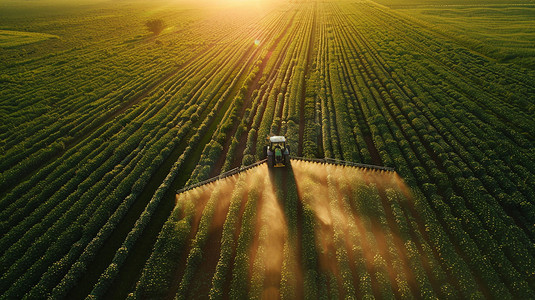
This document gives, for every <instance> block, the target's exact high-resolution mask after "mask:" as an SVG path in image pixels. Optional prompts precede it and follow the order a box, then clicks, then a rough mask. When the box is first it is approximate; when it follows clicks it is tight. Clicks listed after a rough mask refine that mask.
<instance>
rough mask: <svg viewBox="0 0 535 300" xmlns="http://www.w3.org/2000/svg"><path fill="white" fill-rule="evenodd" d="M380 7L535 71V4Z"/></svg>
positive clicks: (449, 2)
mask: <svg viewBox="0 0 535 300" xmlns="http://www.w3.org/2000/svg"><path fill="white" fill-rule="evenodd" d="M376 2H378V3H380V4H383V5H386V6H388V7H391V8H393V9H395V10H396V11H397V12H400V13H403V14H406V15H409V16H412V17H415V18H416V19H418V20H421V21H423V22H425V25H427V26H428V27H429V28H430V29H432V30H435V31H437V32H440V33H442V34H444V35H446V36H448V37H449V38H452V39H454V40H456V41H457V42H459V43H460V44H462V45H464V46H466V47H468V48H470V49H472V50H474V51H477V52H480V53H482V54H484V55H487V56H490V57H492V58H494V59H498V60H500V61H504V62H514V63H518V64H521V65H523V66H529V67H531V68H535V47H534V45H535V4H534V3H529V2H525V3H522V2H514V1H492V0H480V1H471V2H469V4H467V3H466V2H460V1H455V0H445V1H439V0H436V1H435V0H431V1H418V0H414V1H398V0H379V1H376Z"/></svg>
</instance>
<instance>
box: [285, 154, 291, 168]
mask: <svg viewBox="0 0 535 300" xmlns="http://www.w3.org/2000/svg"><path fill="white" fill-rule="evenodd" d="M284 166H286V167H290V154H285V155H284Z"/></svg>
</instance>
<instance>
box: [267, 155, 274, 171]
mask: <svg viewBox="0 0 535 300" xmlns="http://www.w3.org/2000/svg"><path fill="white" fill-rule="evenodd" d="M267 165H268V168H273V165H274V161H273V155H269V156H268V157H267Z"/></svg>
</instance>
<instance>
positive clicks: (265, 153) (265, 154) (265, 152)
mask: <svg viewBox="0 0 535 300" xmlns="http://www.w3.org/2000/svg"><path fill="white" fill-rule="evenodd" d="M267 148H268V146H264V152H263V153H264V158H267Z"/></svg>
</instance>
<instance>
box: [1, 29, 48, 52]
mask: <svg viewBox="0 0 535 300" xmlns="http://www.w3.org/2000/svg"><path fill="white" fill-rule="evenodd" d="M58 38H59V36H57V35H52V34H46V33H40V32H24V31H12V30H0V47H2V48H12V47H17V46H21V45H26V44H32V43H37V42H41V41H44V40H47V39H58Z"/></svg>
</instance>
